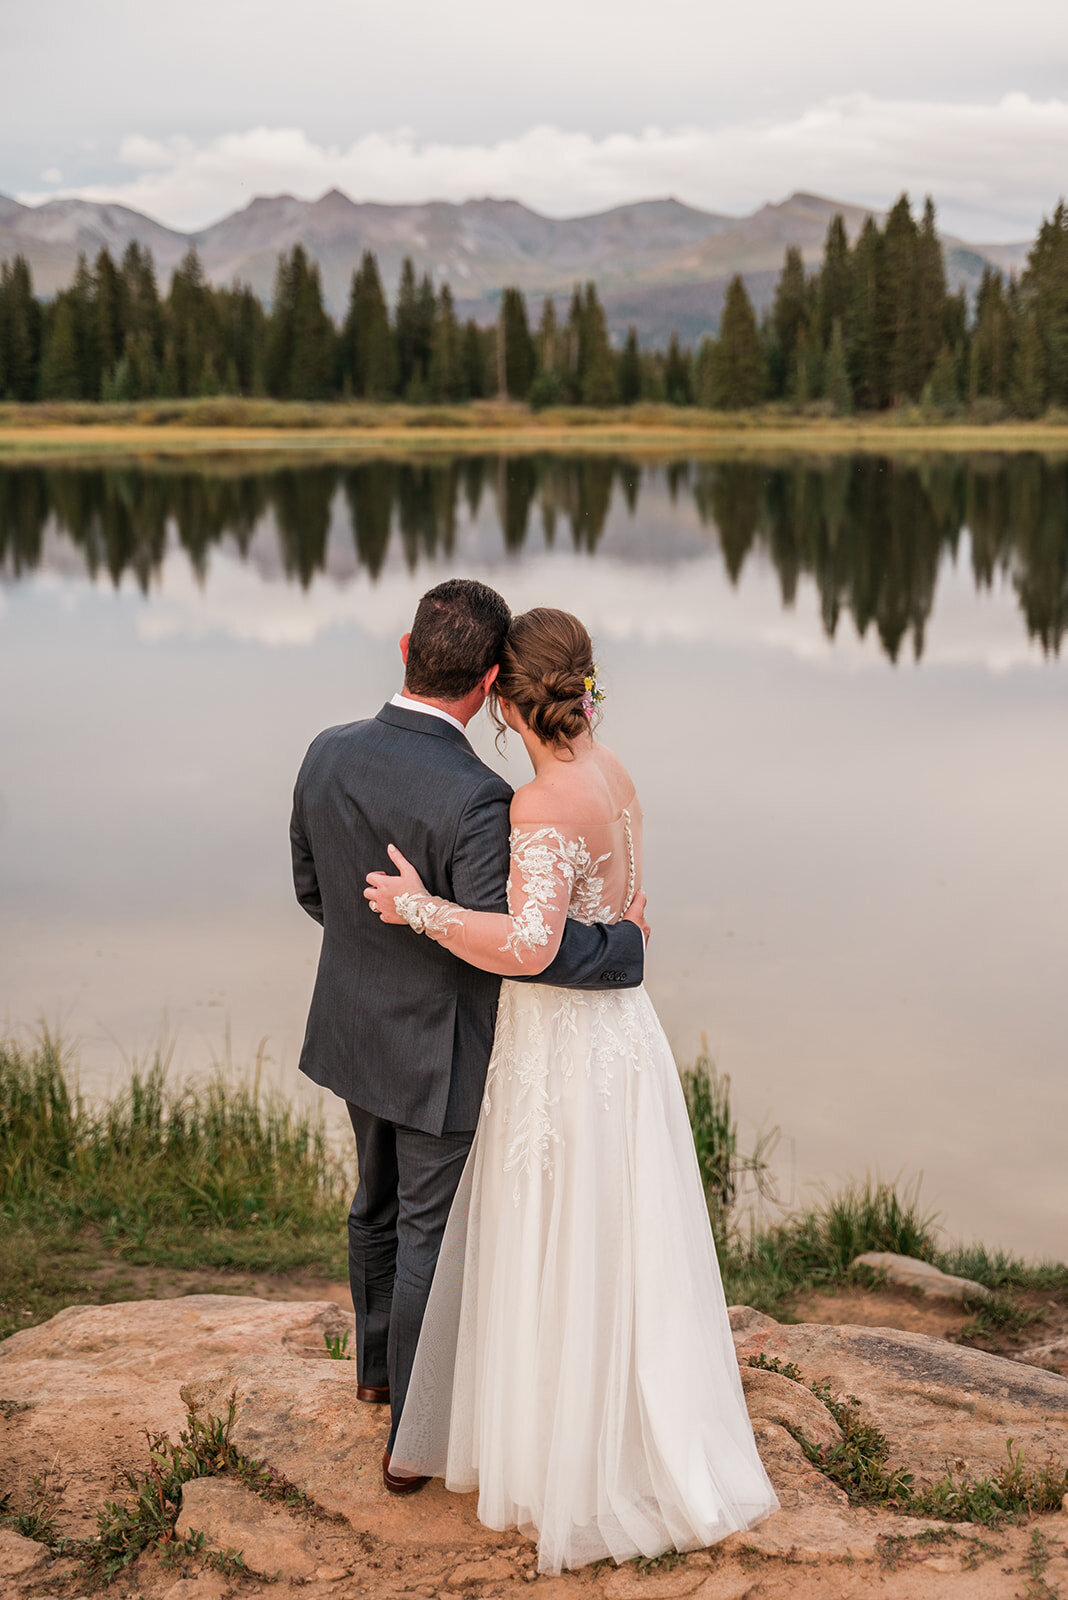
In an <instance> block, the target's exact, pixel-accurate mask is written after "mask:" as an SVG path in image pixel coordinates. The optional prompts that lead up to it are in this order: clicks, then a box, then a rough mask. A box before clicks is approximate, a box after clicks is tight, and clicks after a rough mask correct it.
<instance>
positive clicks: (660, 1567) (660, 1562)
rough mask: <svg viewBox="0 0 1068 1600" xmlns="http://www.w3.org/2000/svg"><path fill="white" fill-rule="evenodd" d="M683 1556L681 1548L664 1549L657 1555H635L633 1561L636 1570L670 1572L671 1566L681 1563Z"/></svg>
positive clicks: (642, 1571)
mask: <svg viewBox="0 0 1068 1600" xmlns="http://www.w3.org/2000/svg"><path fill="white" fill-rule="evenodd" d="M683 1559H684V1557H683V1554H682V1552H681V1550H665V1551H664V1552H663V1553H662V1554H661V1555H658V1556H637V1557H636V1558H635V1561H634V1568H635V1571H636V1572H641V1573H646V1572H670V1571H671V1570H672V1568H673V1567H677V1566H679V1565H681V1563H682V1561H683Z"/></svg>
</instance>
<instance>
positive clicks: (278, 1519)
mask: <svg viewBox="0 0 1068 1600" xmlns="http://www.w3.org/2000/svg"><path fill="white" fill-rule="evenodd" d="M171 1287H172V1289H173V1288H174V1287H176V1286H175V1285H171ZM187 1287H196V1285H195V1284H190V1285H188V1286H187ZM324 1288H325V1286H324ZM850 1296H851V1297H852V1299H851V1301H850V1302H849V1303H847V1304H846V1306H845V1307H844V1309H846V1310H847V1311H849V1312H850V1313H851V1314H852V1320H851V1321H850V1322H849V1323H846V1324H843V1323H841V1322H840V1321H838V1319H835V1320H832V1319H831V1318H830V1317H829V1316H828V1314H827V1313H828V1309H829V1307H828V1305H827V1303H826V1297H822V1296H820V1297H816V1296H813V1297H811V1302H810V1303H809V1304H807V1305H805V1306H802V1307H800V1308H799V1310H800V1313H801V1314H802V1315H806V1316H810V1317H811V1318H812V1319H813V1320H811V1321H806V1322H802V1323H800V1324H780V1323H778V1322H775V1321H773V1320H772V1319H770V1318H768V1317H764V1316H762V1315H761V1314H760V1313H759V1312H754V1311H751V1310H748V1309H746V1308H735V1310H734V1311H733V1312H732V1325H733V1326H734V1329H735V1341H736V1345H737V1348H738V1354H739V1361H740V1363H741V1368H742V1373H743V1379H744V1382H745V1387H746V1396H747V1401H748V1404H749V1410H750V1415H751V1416H752V1418H753V1423H754V1428H755V1430H756V1434H757V1439H758V1444H759V1447H760V1450H761V1454H762V1456H763V1458H764V1460H765V1463H766V1465H767V1467H768V1471H769V1473H770V1474H771V1477H772V1480H773V1482H774V1483H775V1486H776V1489H777V1491H778V1494H779V1497H780V1500H781V1502H782V1510H781V1511H780V1512H779V1513H778V1514H777V1515H776V1516H774V1517H772V1518H771V1519H769V1520H768V1521H767V1522H766V1523H764V1524H763V1525H762V1526H761V1527H759V1528H757V1529H754V1530H753V1531H752V1532H750V1533H747V1534H744V1535H735V1536H733V1537H732V1538H730V1539H728V1540H726V1541H725V1542H724V1543H723V1544H722V1545H719V1546H717V1547H716V1548H715V1549H713V1550H711V1551H700V1552H695V1553H692V1554H689V1555H687V1556H685V1557H682V1558H670V1559H664V1560H662V1561H660V1562H658V1563H653V1564H651V1565H649V1566H648V1567H643V1566H642V1565H641V1564H637V1563H630V1564H628V1565H626V1566H624V1567H619V1568H616V1567H615V1566H613V1565H611V1564H609V1563H604V1564H601V1565H600V1566H598V1567H595V1568H588V1569H585V1570H583V1571H582V1572H579V1573H575V1574H565V1575H563V1576H561V1577H558V1578H554V1577H544V1576H543V1577H538V1576H537V1573H536V1565H535V1557H534V1550H533V1547H532V1545H531V1544H530V1543H529V1542H528V1541H527V1540H525V1539H523V1538H522V1537H520V1536H519V1535H516V1534H509V1535H496V1534H493V1533H489V1532H487V1530H486V1529H485V1528H483V1527H482V1526H481V1525H480V1524H479V1522H478V1521H477V1518H476V1516H475V1503H474V1497H473V1496H462V1497H461V1496H454V1495H450V1494H447V1493H446V1491H445V1490H444V1488H443V1486H442V1485H441V1484H440V1483H434V1484H432V1485H430V1486H429V1487H428V1488H427V1489H425V1490H424V1491H423V1492H422V1493H420V1494H418V1495H416V1496H413V1497H411V1498H409V1499H404V1500H398V1499H396V1498H394V1497H392V1496H389V1495H387V1494H386V1493H385V1491H384V1489H383V1488H382V1484H381V1477H380V1470H379V1467H380V1461H381V1454H382V1447H383V1444H384V1441H385V1435H386V1431H387V1423H386V1417H385V1414H384V1412H383V1411H382V1410H381V1409H379V1408H377V1407H371V1406H365V1405H360V1404H357V1403H356V1402H355V1395H354V1392H353V1391H354V1387H355V1370H354V1366H353V1363H351V1362H348V1361H334V1360H330V1359H329V1358H328V1356H327V1350H326V1341H327V1339H329V1338H332V1337H340V1336H342V1335H343V1334H344V1333H345V1331H346V1330H347V1329H348V1328H349V1326H350V1324H351V1312H348V1313H347V1314H346V1312H345V1311H343V1310H342V1307H341V1305H340V1304H339V1303H338V1301H340V1300H342V1299H343V1298H344V1297H343V1294H342V1293H341V1292H338V1293H337V1298H336V1299H335V1297H334V1294H333V1293H331V1295H330V1297H326V1295H325V1294H324V1296H323V1297H322V1298H317V1299H314V1300H311V1299H305V1300H288V1301H287V1300H278V1299H275V1300H268V1299H265V1298H261V1297H258V1296H253V1295H248V1296H241V1297H238V1296H233V1295H220V1294H199V1293H193V1294H188V1293H187V1294H186V1295H185V1296H184V1297H183V1298H171V1299H147V1300H141V1301H134V1302H131V1303H127V1304H121V1305H109V1306H94V1307H77V1306H74V1307H70V1308H69V1309H68V1310H66V1311H63V1312H61V1313H60V1314H59V1315H58V1316H55V1317H53V1318H52V1319H51V1320H50V1321H49V1322H46V1323H44V1324H42V1325H41V1326H39V1327H36V1328H31V1329H27V1330H26V1331H25V1332H22V1333H18V1334H15V1335H14V1336H13V1337H12V1338H11V1339H9V1340H7V1341H6V1342H5V1343H4V1344H2V1345H0V1495H2V1494H4V1493H7V1494H8V1495H9V1496H10V1497H11V1501H10V1503H11V1504H15V1505H17V1504H24V1503H25V1501H26V1497H27V1495H28V1494H29V1492H30V1490H31V1486H32V1483H33V1479H34V1478H35V1477H37V1478H40V1479H44V1480H46V1482H47V1484H48V1485H49V1486H51V1487H52V1489H54V1491H55V1495H56V1506H57V1510H56V1516H57V1522H58V1528H59V1531H60V1532H61V1533H62V1534H65V1535H67V1536H69V1537H70V1538H72V1539H73V1538H84V1537H86V1536H88V1535H90V1534H92V1533H93V1532H94V1531H95V1525H96V1522H95V1518H96V1512H97V1510H98V1509H99V1508H100V1506H101V1504H102V1503H103V1501H104V1500H105V1499H108V1498H115V1497H116V1495H117V1494H118V1493H119V1492H120V1491H119V1489H117V1488H116V1484H117V1480H118V1477H119V1474H120V1473H121V1471H122V1469H124V1468H126V1467H134V1468H136V1469H137V1470H143V1469H144V1468H145V1467H147V1464H148V1457H147V1447H146V1441H145V1437H144V1430H145V1429H146V1428H147V1429H151V1430H154V1431H157V1430H164V1429H165V1430H167V1431H169V1433H170V1434H171V1436H172V1438H177V1435H178V1432H179V1430H180V1429H181V1428H182V1426H183V1425H184V1422H185V1414H186V1408H187V1405H188V1404H189V1403H195V1404H196V1405H197V1406H198V1407H199V1408H200V1414H201V1415H205V1416H207V1415H212V1414H222V1415H225V1412H226V1408H227V1399H228V1396H229V1394H230V1393H231V1391H232V1390H233V1389H234V1388H235V1386H236V1389H237V1392H238V1409H237V1417H236V1422H235V1426H234V1432H233V1440H234V1443H235V1444H236V1445H237V1447H238V1449H239V1450H240V1451H241V1452H242V1453H243V1454H245V1455H246V1456H251V1457H256V1458H259V1459H262V1460H264V1461H267V1462H269V1463H270V1464H271V1465H272V1466H273V1467H274V1468H276V1469H277V1470H278V1471H279V1472H281V1473H284V1474H285V1475H286V1477H287V1478H288V1479H289V1480H291V1482H292V1483H294V1484H295V1485H296V1486H297V1487H298V1488H299V1489H300V1490H302V1491H303V1492H304V1494H305V1495H306V1496H307V1497H308V1500H309V1501H310V1502H311V1503H310V1504H303V1505H298V1506H294V1507H287V1506H285V1505H282V1504H279V1503H277V1502H273V1503H272V1502H269V1501H265V1500H264V1499H263V1498H261V1497H260V1496H257V1495H256V1494H254V1493H252V1491H251V1490H249V1489H248V1488H246V1487H245V1486H244V1485H243V1484H242V1483H240V1482H239V1481H236V1480H235V1479H234V1478H233V1477H231V1476H225V1477H204V1478H200V1479H197V1480H194V1481H192V1482H191V1483H188V1484H187V1485H186V1486H185V1489H184V1491H183V1495H182V1505H181V1513H180V1517H179V1521H178V1528H177V1532H178V1535H179V1537H182V1538H185V1537H188V1535H189V1532H190V1530H199V1532H200V1533H202V1534H203V1535H204V1543H203V1551H202V1553H201V1554H199V1555H192V1556H183V1557H180V1558H179V1559H178V1560H177V1561H176V1562H167V1561H165V1560H164V1559H161V1557H160V1556H159V1555H158V1554H151V1555H143V1556H142V1557H140V1558H139V1560H138V1561H137V1563H136V1564H135V1565H134V1566H133V1567H132V1568H131V1569H130V1570H129V1571H128V1572H126V1573H125V1574H123V1575H122V1576H121V1577H119V1578H118V1579H117V1580H116V1581H115V1583H114V1584H113V1585H112V1587H111V1589H110V1591H109V1592H110V1594H112V1595H114V1596H115V1597H116V1600H134V1597H144V1600H164V1597H166V1600H223V1597H225V1596H228V1595H233V1596H235V1597H241V1596H245V1595H258V1594H263V1595H264V1596H273V1597H277V1600H284V1597H286V1596H289V1595H290V1594H293V1595H295V1594H296V1593H297V1592H298V1591H299V1593H300V1595H301V1596H302V1597H306V1600H319V1597H320V1596H321V1597H323V1600H326V1597H327V1596H329V1597H331V1600H335V1597H336V1600H349V1597H350V1596H351V1597H356V1596H359V1597H361V1600H362V1597H367V1600H388V1597H392V1596H400V1595H413V1596H427V1597H431V1596H455V1595H466V1596H471V1597H475V1596H477V1597H479V1600H504V1597H507V1596H515V1595H520V1594H526V1593H528V1592H529V1593H532V1594H534V1595H535V1596H536V1597H537V1596H540V1597H541V1600H565V1597H575V1600H579V1597H581V1596H588V1597H590V1600H636V1597H641V1596H650V1597H657V1596H663V1597H674V1596H690V1595H692V1596H695V1597H698V1600H742V1597H746V1600H787V1597H789V1600H808V1597H810V1596H811V1597H817V1596H818V1597H820V1600H839V1597H842V1600H844V1597H847V1596H849V1597H851V1596H860V1595H867V1594H869V1593H873V1594H876V1595H879V1596H882V1597H885V1600H899V1597H901V1600H905V1597H908V1600H913V1597H916V1600H941V1597H942V1596H946V1597H950V1596H953V1597H960V1600H988V1597H989V1600H994V1597H998V1600H1000V1597H1006V1600H1008V1597H1010V1596H1011V1597H1014V1600H1015V1597H1020V1600H1050V1597H1052V1596H1058V1595H1060V1596H1063V1597H1064V1600H1068V1514H1065V1512H1063V1511H1062V1512H1061V1513H1059V1514H1053V1515H1044V1516H1042V1517H1037V1518H1034V1519H1032V1520H1030V1521H1027V1520H1023V1521H1020V1522H1018V1523H1016V1524H1014V1525H1009V1526H1004V1527H1001V1528H998V1529H997V1530H996V1531H994V1532H989V1531H986V1530H984V1529H981V1528H977V1527H972V1526H970V1525H962V1524H957V1525H955V1526H952V1527H950V1526H947V1525H945V1524H939V1523H935V1522H931V1521H923V1520H919V1519H909V1518H905V1517H902V1516H899V1515H896V1514H894V1513H893V1512H892V1511H890V1510H885V1509H880V1510H878V1511H875V1510H863V1509H859V1508H857V1507H854V1506H851V1505H850V1504H849V1502H848V1500H847V1498H846V1496H845V1494H844V1492H843V1491H842V1490H841V1489H839V1488H838V1487H837V1486H836V1485H835V1484H834V1483H833V1482H831V1481H830V1479H828V1478H827V1477H825V1476H824V1475H823V1474H822V1473H821V1472H819V1471H817V1470H816V1468H815V1467H814V1466H813V1465H812V1464H811V1463H810V1462H809V1460H808V1459H807V1458H806V1456H805V1455H804V1453H803V1451H802V1450H801V1447H800V1446H799V1445H798V1444H797V1443H796V1442H795V1439H794V1437H793V1433H792V1432H791V1430H795V1431H796V1430H798V1429H800V1430H801V1431H803V1432H804V1433H805V1434H806V1435H807V1436H808V1437H809V1438H810V1439H813V1440H815V1441H817V1442H820V1441H822V1442H825V1443H827V1444H833V1442H834V1440H835V1438H836V1436H837V1424H836V1423H835V1421H834V1419H833V1418H832V1416H831V1415H830V1413H829V1412H828V1411H827V1410H826V1408H825V1407H824V1406H823V1405H822V1403H821V1402H820V1401H819V1400H818V1399H817V1398H816V1397H815V1396H813V1395H812V1394H811V1393H810V1392H809V1391H808V1390H807V1389H806V1388H804V1387H802V1386H801V1385H800V1384H798V1383H796V1382H791V1381H790V1380H789V1379H788V1378H785V1377H783V1376H781V1375H779V1374H777V1373H775V1372H773V1371H768V1370H766V1369H761V1368H754V1367H751V1366H750V1365H749V1362H750V1360H751V1359H752V1358H759V1357H760V1356H763V1357H764V1359H765V1360H766V1361H770V1362H775V1361H778V1362H779V1363H782V1364H785V1363H788V1362H790V1363H794V1364H795V1365H796V1367H798V1368H800V1370H801V1372H802V1373H803V1374H804V1376H805V1377H806V1378H807V1379H815V1380H826V1381H827V1383H828V1384H829V1385H830V1388H831V1389H832V1390H833V1391H834V1392H835V1393H836V1394H841V1395H848V1394H852V1395H856V1396H857V1397H858V1398H859V1399H860V1400H861V1402H862V1403H863V1406H864V1408H865V1413H866V1414H867V1415H869V1416H870V1419H871V1420H872V1421H873V1422H874V1423H875V1424H876V1425H877V1426H878V1427H879V1428H880V1429H881V1430H882V1431H883V1432H884V1433H885V1434H886V1436H887V1437H888V1438H889V1440H890V1442H891V1446H892V1456H891V1465H895V1466H902V1467H905V1468H907V1469H908V1470H909V1471H911V1472H912V1473H913V1474H914V1475H915V1476H916V1478H917V1480H918V1481H929V1480H931V1479H933V1478H937V1477H939V1476H940V1475H941V1474H942V1472H943V1471H944V1470H945V1468H946V1465H947V1464H948V1465H949V1466H950V1467H951V1468H952V1469H953V1470H954V1471H956V1472H957V1473H966V1474H968V1475H971V1476H982V1475H984V1474H988V1473H991V1472H994V1471H996V1470H997V1469H998V1468H999V1467H1000V1466H1001V1465H1002V1464H1003V1462H1004V1460H1005V1458H1006V1448H1007V1442H1008V1440H1009V1439H1010V1438H1011V1439H1012V1440H1013V1441H1014V1444H1015V1447H1016V1448H1022V1449H1023V1450H1024V1452H1025V1455H1026V1458H1027V1460H1028V1461H1029V1462H1030V1463H1032V1464H1033V1465H1035V1466H1039V1465H1041V1464H1042V1462H1043V1461H1045V1460H1046V1459H1047V1458H1048V1457H1050V1456H1053V1457H1054V1458H1055V1459H1057V1460H1059V1461H1062V1462H1063V1461H1064V1460H1065V1459H1066V1458H1068V1377H1065V1376H1063V1375H1061V1374H1060V1373H1059V1372H1057V1371H1055V1370H1050V1369H1052V1368H1056V1367H1057V1366H1059V1365H1061V1364H1062V1363H1063V1362H1064V1357H1065V1353H1066V1352H1065V1341H1064V1339H1063V1337H1062V1338H1060V1339H1058V1336H1057V1330H1056V1329H1055V1328H1054V1329H1053V1330H1052V1336H1051V1337H1045V1336H1046V1335H1050V1334H1051V1330H1050V1328H1049V1327H1048V1326H1047V1327H1046V1328H1044V1329H1043V1330H1042V1331H1043V1336H1044V1339H1045V1346H1048V1347H1049V1348H1048V1350H1046V1351H1045V1354H1046V1357H1047V1359H1043V1357H1042V1350H1043V1348H1044V1347H1043V1346H1039V1347H1036V1349H1035V1350H1034V1351H1028V1352H1017V1353H1018V1354H1021V1353H1027V1354H1029V1356H1030V1361H1032V1362H1038V1363H1039V1364H1037V1365H1032V1364H1030V1362H1028V1361H1020V1360H1015V1361H1010V1360H1007V1359H1005V1358H1004V1357H1003V1356H999V1355H994V1354H990V1353H987V1352H984V1351H979V1350H975V1349H969V1348H965V1347H963V1346H961V1345H959V1344H955V1343H953V1342H951V1338H952V1336H953V1335H954V1333H955V1332H956V1333H959V1330H960V1326H961V1322H962V1319H963V1317H964V1313H963V1311H962V1310H961V1308H960V1307H959V1306H958V1305H956V1304H955V1302H954V1301H953V1300H952V1298H950V1297H949V1295H948V1293H945V1292H942V1293H940V1294H938V1295H931V1294H927V1295H923V1293H922V1291H921V1290H919V1289H917V1288H915V1287H913V1288H911V1289H910V1288H907V1287H902V1288H894V1287H892V1286H884V1287H881V1288H877V1289H875V1290H872V1291H862V1290H859V1289H858V1290H856V1291H850ZM836 1309H837V1310H838V1311H841V1310H842V1309H843V1306H842V1304H841V1297H839V1298H838V1301H837V1302H836ZM894 1312H897V1313H900V1314H899V1315H897V1317H896V1320H897V1321H898V1322H899V1323H900V1322H902V1321H905V1320H906V1319H907V1318H911V1319H912V1320H911V1323H910V1324H909V1326H908V1327H906V1328H905V1329H904V1330H902V1329H901V1328H900V1327H899V1328H894V1327H893V1326H890V1325H885V1324H884V1325H882V1326H873V1325H871V1324H872V1321H873V1319H875V1318H886V1317H887V1316H888V1314H889V1313H894ZM861 1313H863V1314H861ZM836 1322H837V1325H836ZM913 1324H915V1325H913ZM947 1336H948V1337H947ZM213 1550H214V1551H231V1552H233V1551H238V1550H240V1551H241V1552H242V1555H243V1558H244V1562H245V1565H246V1567H247V1568H248V1569H249V1570H248V1571H247V1572H238V1573H234V1572H230V1573H227V1572H220V1571H217V1570H213V1568H212V1567H211V1566H210V1565H209V1564H208V1563H207V1562H206V1561H205V1556H204V1552H211V1551H213ZM90 1590H91V1586H90V1584H89V1581H88V1579H87V1578H86V1577H85V1576H84V1574H82V1573H80V1572H79V1570H78V1567H77V1563H76V1562H75V1561H74V1560H73V1559H72V1558H70V1557H64V1556H62V1555H58V1556H57V1555H55V1554H53V1553H50V1552H49V1551H47V1550H46V1549H45V1548H44V1547H43V1546H42V1545H40V1544H38V1543H36V1542H35V1541H33V1540H32V1539H26V1538H23V1537H22V1536H20V1535H19V1534H18V1533H16V1532H14V1531H13V1530H12V1529H10V1528H3V1529H0V1595H2V1596H3V1597H4V1600H8V1597H9V1596H10V1597H11V1600H16V1597H17V1600H31V1597H32V1600H44V1597H46V1596H57V1597H62V1600H74V1597H77V1596H81V1595H85V1594H88V1593H90Z"/></svg>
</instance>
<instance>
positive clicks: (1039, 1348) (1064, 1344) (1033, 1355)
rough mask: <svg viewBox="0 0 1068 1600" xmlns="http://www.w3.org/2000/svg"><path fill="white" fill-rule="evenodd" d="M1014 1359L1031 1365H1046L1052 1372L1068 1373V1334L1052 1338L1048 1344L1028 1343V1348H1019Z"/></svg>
mask: <svg viewBox="0 0 1068 1600" xmlns="http://www.w3.org/2000/svg"><path fill="white" fill-rule="evenodd" d="M1012 1359H1013V1360H1014V1361H1023V1362H1025V1363H1026V1364H1027V1365H1028V1366H1031V1367H1046V1368H1047V1369H1048V1370H1049V1371H1052V1372H1060V1373H1066V1374H1068V1334H1062V1335H1061V1336H1060V1338H1058V1339H1050V1340H1049V1341H1048V1342H1047V1343H1046V1344H1032V1345H1028V1347H1027V1349H1026V1350H1017V1351H1016V1352H1015V1353H1014V1355H1013V1358H1012Z"/></svg>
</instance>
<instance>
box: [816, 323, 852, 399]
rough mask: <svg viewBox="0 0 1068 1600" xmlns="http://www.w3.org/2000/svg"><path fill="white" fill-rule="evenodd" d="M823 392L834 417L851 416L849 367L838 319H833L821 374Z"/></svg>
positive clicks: (840, 324)
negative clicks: (831, 407)
mask: <svg viewBox="0 0 1068 1600" xmlns="http://www.w3.org/2000/svg"><path fill="white" fill-rule="evenodd" d="M823 392H824V394H825V395H826V397H827V399H828V400H829V401H830V402H831V405H832V406H833V407H834V412H835V415H836V416H839V417H848V416H851V415H852V412H853V388H852V385H851V384H850V382H849V367H848V365H847V363H846V352H845V340H844V339H843V338H842V322H841V318H840V317H836V318H835V319H834V323H833V324H832V327H831V338H830V343H829V344H828V346H827V361H826V365H825V367H824V373H823Z"/></svg>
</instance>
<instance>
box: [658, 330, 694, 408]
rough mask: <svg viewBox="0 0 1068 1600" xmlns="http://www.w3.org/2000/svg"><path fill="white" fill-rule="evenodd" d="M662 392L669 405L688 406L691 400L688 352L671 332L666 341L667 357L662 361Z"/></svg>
mask: <svg viewBox="0 0 1068 1600" xmlns="http://www.w3.org/2000/svg"><path fill="white" fill-rule="evenodd" d="M664 392H665V394H666V395H667V400H668V404H669V405H673V406H688V405H690V404H691V403H692V401H693V374H692V371H691V367H690V358H689V352H688V351H687V352H684V351H683V350H682V349H681V348H680V346H679V336H678V334H677V333H673V334H672V335H671V339H670V341H669V342H668V352H667V359H666V361H665V362H664Z"/></svg>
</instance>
